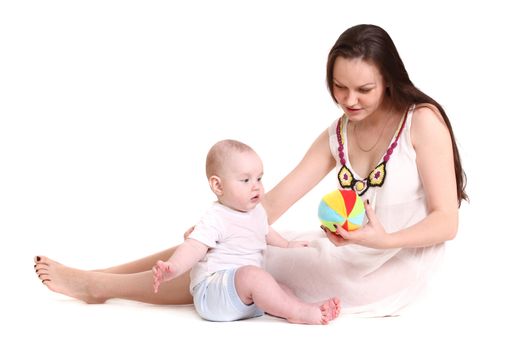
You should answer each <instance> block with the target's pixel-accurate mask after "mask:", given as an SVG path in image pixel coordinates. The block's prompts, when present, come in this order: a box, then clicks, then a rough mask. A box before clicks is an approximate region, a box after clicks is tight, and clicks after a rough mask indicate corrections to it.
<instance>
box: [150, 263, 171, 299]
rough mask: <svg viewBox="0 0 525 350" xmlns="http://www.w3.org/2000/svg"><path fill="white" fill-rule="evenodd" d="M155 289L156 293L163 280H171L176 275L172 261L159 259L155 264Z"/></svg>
mask: <svg viewBox="0 0 525 350" xmlns="http://www.w3.org/2000/svg"><path fill="white" fill-rule="evenodd" d="M152 271H153V290H154V291H155V293H157V292H158V291H159V286H160V284H161V283H162V282H165V281H169V280H170V279H172V278H173V277H174V276H175V271H174V269H173V266H172V265H171V264H170V263H167V262H164V261H161V260H159V261H157V263H156V264H155V266H153V269H152Z"/></svg>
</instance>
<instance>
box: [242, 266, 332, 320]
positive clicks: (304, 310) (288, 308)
mask: <svg viewBox="0 0 525 350" xmlns="http://www.w3.org/2000/svg"><path fill="white" fill-rule="evenodd" d="M235 288H236V289H237V293H238V294H239V297H240V298H241V300H242V301H243V303H245V304H251V303H255V305H257V307H259V308H260V309H262V310H263V311H265V312H267V313H269V314H271V315H274V316H277V317H282V318H285V319H287V320H288V321H289V322H291V323H306V324H327V323H328V322H329V321H331V320H333V319H334V318H336V317H337V316H338V315H339V310H340V303H339V299H337V298H331V299H328V300H326V301H324V302H322V303H321V304H307V303H304V302H302V301H301V300H299V299H298V298H297V297H296V296H295V295H293V293H291V290H289V289H287V290H286V291H285V290H283V288H281V286H280V285H279V284H278V283H277V282H276V281H275V279H274V278H273V277H272V276H271V275H270V274H269V273H268V272H266V271H264V270H263V269H261V268H258V267H255V266H244V267H241V268H239V269H238V270H237V272H236V274H235Z"/></svg>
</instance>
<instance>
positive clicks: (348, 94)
mask: <svg viewBox="0 0 525 350" xmlns="http://www.w3.org/2000/svg"><path fill="white" fill-rule="evenodd" d="M333 73H334V74H333V75H334V80H333V82H332V85H333V91H334V96H335V99H336V101H337V103H338V104H339V106H341V108H342V109H343V111H344V113H345V114H346V115H347V116H348V118H349V119H350V120H351V121H361V120H363V119H365V118H366V117H368V116H369V115H371V114H373V113H374V112H375V111H376V110H377V109H378V108H379V107H380V106H381V104H382V102H383V96H384V95H385V82H384V79H383V76H382V75H381V73H380V72H379V69H377V67H376V66H375V65H374V64H371V63H368V62H366V61H364V60H362V59H360V58H352V59H348V58H343V57H337V58H336V60H335V63H334V72H333Z"/></svg>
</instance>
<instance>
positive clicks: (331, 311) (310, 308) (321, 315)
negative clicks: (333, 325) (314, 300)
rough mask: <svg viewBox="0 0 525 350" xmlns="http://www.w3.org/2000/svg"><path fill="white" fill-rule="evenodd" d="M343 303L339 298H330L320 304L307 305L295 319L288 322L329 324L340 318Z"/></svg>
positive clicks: (292, 318)
mask: <svg viewBox="0 0 525 350" xmlns="http://www.w3.org/2000/svg"><path fill="white" fill-rule="evenodd" d="M340 312H341V302H340V301H339V299H338V298H330V299H328V300H325V301H324V302H321V303H318V304H311V305H305V306H304V307H303V308H302V310H300V311H299V312H298V313H297V314H296V315H295V316H294V317H289V318H287V320H288V321H289V322H291V323H303V324H328V323H329V322H330V321H332V320H334V319H335V318H337V317H338V316H339V313H340Z"/></svg>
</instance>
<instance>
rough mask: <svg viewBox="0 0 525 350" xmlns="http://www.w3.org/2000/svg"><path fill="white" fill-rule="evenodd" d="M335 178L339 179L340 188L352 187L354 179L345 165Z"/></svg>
mask: <svg viewBox="0 0 525 350" xmlns="http://www.w3.org/2000/svg"><path fill="white" fill-rule="evenodd" d="M337 177H338V178H339V184H340V185H341V187H342V188H349V187H352V182H354V177H353V176H352V172H351V171H350V169H348V168H347V167H346V165H344V164H343V166H342V167H341V170H339V174H337Z"/></svg>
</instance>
